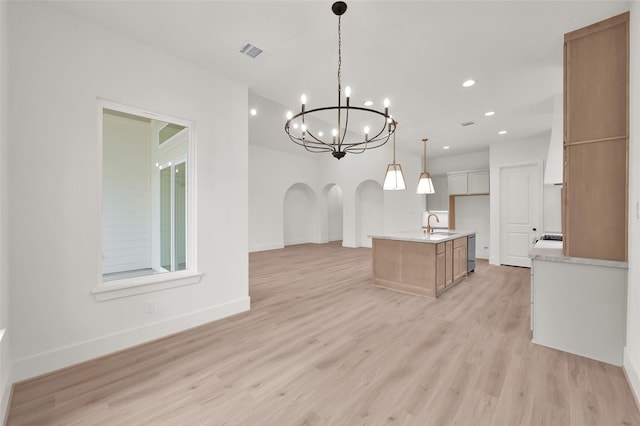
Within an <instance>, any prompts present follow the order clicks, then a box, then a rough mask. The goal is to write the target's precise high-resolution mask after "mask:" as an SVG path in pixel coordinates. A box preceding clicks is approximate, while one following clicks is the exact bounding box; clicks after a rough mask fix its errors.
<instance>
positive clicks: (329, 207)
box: [320, 183, 344, 242]
mask: <svg viewBox="0 0 640 426" xmlns="http://www.w3.org/2000/svg"><path fill="white" fill-rule="evenodd" d="M322 201H323V206H321V212H320V214H321V219H320V220H321V228H320V229H321V234H322V235H321V240H322V241H328V242H331V241H342V235H343V229H342V221H343V219H342V215H343V210H344V208H343V195H342V188H340V186H338V185H336V184H335V183H330V184H329V185H327V186H325V187H324V189H323V190H322Z"/></svg>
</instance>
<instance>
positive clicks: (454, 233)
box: [431, 231, 458, 235]
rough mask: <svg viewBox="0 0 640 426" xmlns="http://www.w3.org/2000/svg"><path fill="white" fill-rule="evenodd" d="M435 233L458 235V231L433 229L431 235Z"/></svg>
mask: <svg viewBox="0 0 640 426" xmlns="http://www.w3.org/2000/svg"><path fill="white" fill-rule="evenodd" d="M433 234H438V235H456V234H458V232H450V231H433V232H432V233H431V235H433Z"/></svg>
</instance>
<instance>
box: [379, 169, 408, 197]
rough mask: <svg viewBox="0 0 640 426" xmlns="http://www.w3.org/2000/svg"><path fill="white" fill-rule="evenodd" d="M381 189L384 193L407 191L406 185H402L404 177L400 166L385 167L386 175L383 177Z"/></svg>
mask: <svg viewBox="0 0 640 426" xmlns="http://www.w3.org/2000/svg"><path fill="white" fill-rule="evenodd" d="M382 189H384V190H386V191H393V190H397V189H407V185H406V184H405V183H404V176H403V174H402V167H400V164H395V163H394V164H389V165H388V166H387V174H386V175H385V177H384V184H383V185H382Z"/></svg>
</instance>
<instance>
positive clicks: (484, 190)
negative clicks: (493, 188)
mask: <svg viewBox="0 0 640 426" xmlns="http://www.w3.org/2000/svg"><path fill="white" fill-rule="evenodd" d="M468 185H469V187H468V190H469V194H488V193H489V171H488V170H483V171H478V172H469V179H468Z"/></svg>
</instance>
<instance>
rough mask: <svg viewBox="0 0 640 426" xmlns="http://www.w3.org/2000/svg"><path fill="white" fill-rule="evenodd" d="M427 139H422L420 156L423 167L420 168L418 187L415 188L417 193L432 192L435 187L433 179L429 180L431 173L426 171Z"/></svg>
mask: <svg viewBox="0 0 640 426" xmlns="http://www.w3.org/2000/svg"><path fill="white" fill-rule="evenodd" d="M427 141H428V139H426V138H425V139H422V142H424V156H423V157H422V158H423V160H424V167H423V169H422V173H420V179H419V180H418V189H417V190H416V193H417V194H433V193H435V192H436V191H435V189H433V181H432V180H431V173H429V172H427Z"/></svg>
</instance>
